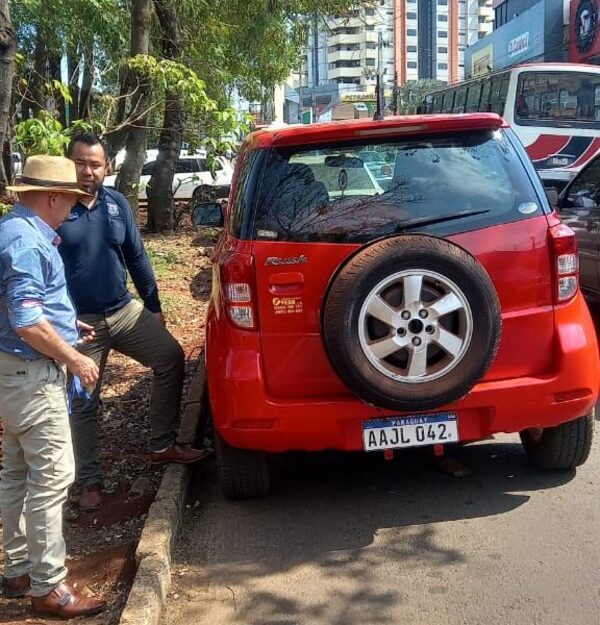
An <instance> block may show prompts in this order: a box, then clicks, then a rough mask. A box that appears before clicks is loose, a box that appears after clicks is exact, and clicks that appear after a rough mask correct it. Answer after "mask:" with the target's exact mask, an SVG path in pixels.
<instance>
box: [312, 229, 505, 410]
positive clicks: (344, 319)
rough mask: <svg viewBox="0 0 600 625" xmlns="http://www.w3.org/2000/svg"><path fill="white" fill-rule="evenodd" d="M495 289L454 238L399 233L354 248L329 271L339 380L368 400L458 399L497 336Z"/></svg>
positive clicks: (329, 342) (329, 336)
mask: <svg viewBox="0 0 600 625" xmlns="http://www.w3.org/2000/svg"><path fill="white" fill-rule="evenodd" d="M500 332H501V315H500V303H499V301H498V296H497V294H496V291H495V289H494V286H493V284H492V281H491V279H490V277H489V276H488V274H487V273H486V271H485V269H484V268H483V266H482V265H481V264H480V263H479V262H478V261H477V260H476V259H475V258H474V257H473V256H471V255H470V254H468V253H467V252H466V251H465V250H463V249H462V248H460V247H458V246H457V245H455V244H454V243H452V242H450V241H447V240H444V239H438V238H434V237H431V236H425V235H401V236H396V237H391V238H388V239H384V240H380V241H376V242H374V243H372V244H371V245H368V246H367V247H365V248H363V249H362V250H360V251H359V252H358V253H357V254H355V255H354V256H353V257H351V258H350V260H349V261H348V262H347V263H346V264H345V265H344V266H343V267H342V269H341V270H340V271H339V272H338V274H337V275H336V277H335V278H334V280H333V282H332V284H331V287H330V289H329V292H328V294H327V299H326V302H325V307H324V315H323V339H324V342H325V346H326V349H327V353H328V355H329V359H330V361H331V363H332V365H333V367H334V369H335V370H336V371H337V373H338V375H339V376H340V378H341V379H342V380H343V381H344V382H345V383H346V385H347V386H348V387H349V388H350V390H352V391H353V392H355V393H356V394H357V395H358V396H359V397H361V398H362V399H363V400H365V401H367V402H368V403H372V404H374V405H376V406H381V407H383V408H389V409H391V410H401V411H423V410H428V409H431V408H435V407H437V406H441V405H444V404H449V403H452V402H454V401H457V400H458V399H460V398H461V397H463V396H464V395H465V394H466V393H468V391H469V390H470V389H471V388H472V387H473V386H474V384H475V383H476V382H477V381H478V380H480V379H481V378H482V377H483V375H484V374H485V372H486V371H487V370H488V368H489V366H490V365H491V363H492V361H493V359H494V357H495V355H496V352H497V350H498V344H499V340H500Z"/></svg>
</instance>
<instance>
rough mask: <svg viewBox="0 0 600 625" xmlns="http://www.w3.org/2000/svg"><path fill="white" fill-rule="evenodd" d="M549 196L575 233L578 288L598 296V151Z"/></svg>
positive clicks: (599, 288)
mask: <svg viewBox="0 0 600 625" xmlns="http://www.w3.org/2000/svg"><path fill="white" fill-rule="evenodd" d="M550 196H551V198H552V201H553V203H554V204H555V206H556V207H557V209H558V211H559V212H560V215H561V217H562V219H563V221H564V222H565V223H566V224H568V225H569V227H570V228H572V229H573V230H574V231H575V234H576V235H577V240H578V243H579V273H580V278H579V280H580V284H581V288H582V289H583V290H584V291H586V292H587V293H588V294H591V295H595V296H600V155H598V156H596V157H595V158H594V159H593V160H592V161H590V162H589V163H588V165H587V166H586V167H585V168H584V169H582V170H581V171H580V172H579V173H578V174H577V175H576V176H575V178H573V180H572V181H571V182H570V183H569V184H568V185H567V186H566V187H565V188H564V189H563V190H562V191H561V193H560V195H558V197H555V195H554V194H552V193H550Z"/></svg>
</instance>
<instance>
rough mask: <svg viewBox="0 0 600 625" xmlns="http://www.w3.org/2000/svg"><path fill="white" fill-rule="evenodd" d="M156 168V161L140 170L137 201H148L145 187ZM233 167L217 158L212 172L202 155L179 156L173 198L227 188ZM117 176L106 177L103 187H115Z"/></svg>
mask: <svg viewBox="0 0 600 625" xmlns="http://www.w3.org/2000/svg"><path fill="white" fill-rule="evenodd" d="M155 166H156V160H155V159H153V160H150V161H147V162H146V163H145V164H144V167H143V168H142V175H141V177H140V187H139V199H140V200H143V201H146V200H147V199H148V195H147V187H148V183H149V182H150V179H151V178H152V172H153V171H154V167H155ZM232 175H233V167H232V166H231V164H230V163H229V161H228V160H227V159H226V158H224V157H222V156H217V162H216V169H215V171H214V175H213V172H211V171H210V169H209V168H208V163H207V160H206V158H205V157H204V156H203V155H192V156H180V157H179V161H178V162H177V169H176V170H175V176H174V177H173V197H174V198H175V199H176V200H189V199H191V198H192V195H193V194H194V191H195V190H196V189H197V188H198V187H203V186H209V187H228V186H230V185H231V177H232ZM116 178H117V175H113V176H107V177H106V178H105V180H104V185H105V186H107V187H115V184H116Z"/></svg>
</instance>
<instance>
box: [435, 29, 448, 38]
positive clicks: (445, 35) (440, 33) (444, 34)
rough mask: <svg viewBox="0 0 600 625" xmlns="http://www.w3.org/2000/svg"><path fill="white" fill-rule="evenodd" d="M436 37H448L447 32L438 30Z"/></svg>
mask: <svg viewBox="0 0 600 625" xmlns="http://www.w3.org/2000/svg"><path fill="white" fill-rule="evenodd" d="M437 35H438V39H448V32H447V31H445V30H438V34H437Z"/></svg>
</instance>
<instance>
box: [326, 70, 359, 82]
mask: <svg viewBox="0 0 600 625" xmlns="http://www.w3.org/2000/svg"><path fill="white" fill-rule="evenodd" d="M362 75H363V70H362V68H361V67H336V68H335V69H330V70H328V72H327V77H328V78H329V80H335V79H336V78H350V79H352V78H362Z"/></svg>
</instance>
